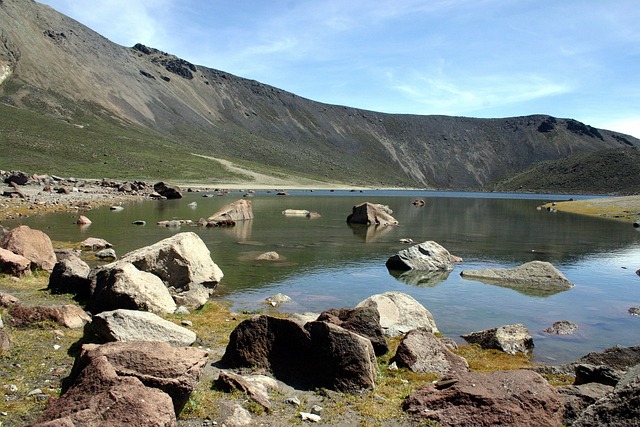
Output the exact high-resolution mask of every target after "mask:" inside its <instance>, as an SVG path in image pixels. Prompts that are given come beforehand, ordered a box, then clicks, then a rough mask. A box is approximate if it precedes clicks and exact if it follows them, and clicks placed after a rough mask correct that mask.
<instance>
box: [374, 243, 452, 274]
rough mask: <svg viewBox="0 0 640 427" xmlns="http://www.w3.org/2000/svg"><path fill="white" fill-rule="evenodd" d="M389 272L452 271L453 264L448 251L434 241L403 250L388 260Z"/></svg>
mask: <svg viewBox="0 0 640 427" xmlns="http://www.w3.org/2000/svg"><path fill="white" fill-rule="evenodd" d="M386 266H387V268H388V269H389V270H403V271H405V270H426V271H451V270H453V263H452V262H451V254H450V253H449V251H448V250H446V249H445V248H443V247H442V246H440V245H439V244H438V243H436V242H434V241H431V240H430V241H426V242H422V243H420V244H418V245H414V246H411V247H409V248H406V249H403V250H401V251H400V252H398V253H397V254H396V255H393V256H392V257H390V258H389V259H388V260H387V263H386Z"/></svg>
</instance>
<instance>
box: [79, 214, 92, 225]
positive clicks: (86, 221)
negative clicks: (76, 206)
mask: <svg viewBox="0 0 640 427" xmlns="http://www.w3.org/2000/svg"><path fill="white" fill-rule="evenodd" d="M76 224H78V225H89V224H91V220H90V219H89V218H87V217H86V216H84V215H80V218H78V220H77V221H76Z"/></svg>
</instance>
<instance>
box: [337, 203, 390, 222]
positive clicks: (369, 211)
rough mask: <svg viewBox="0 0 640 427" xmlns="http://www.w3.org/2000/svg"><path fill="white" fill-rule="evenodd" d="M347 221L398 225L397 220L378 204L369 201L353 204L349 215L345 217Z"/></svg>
mask: <svg viewBox="0 0 640 427" xmlns="http://www.w3.org/2000/svg"><path fill="white" fill-rule="evenodd" d="M347 222H348V223H351V224H366V225H398V221H397V220H396V219H395V218H394V217H392V216H391V214H389V213H387V212H386V211H385V210H384V209H383V208H382V207H381V206H380V205H377V204H374V203H369V202H364V203H361V204H359V205H356V206H354V207H353V211H352V213H351V215H349V216H348V217H347Z"/></svg>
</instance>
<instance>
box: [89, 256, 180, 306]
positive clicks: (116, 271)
mask: <svg viewBox="0 0 640 427" xmlns="http://www.w3.org/2000/svg"><path fill="white" fill-rule="evenodd" d="M92 288H93V292H92V295H91V299H90V301H89V306H90V307H91V309H92V310H93V311H95V312H101V311H107V310H116V309H119V308H125V309H130V310H147V311H152V312H155V313H173V312H174V311H175V309H176V303H175V302H174V300H173V298H172V297H171V294H170V293H169V290H168V289H167V287H166V286H165V284H164V283H163V282H162V280H161V279H160V278H159V277H158V276H156V275H155V274H152V273H147V272H146V271H140V270H138V269H137V268H136V267H135V266H134V265H133V264H131V263H129V262H126V261H122V260H121V261H118V262H115V263H112V264H108V265H106V266H104V267H101V268H98V269H97V270H95V271H94V272H92Z"/></svg>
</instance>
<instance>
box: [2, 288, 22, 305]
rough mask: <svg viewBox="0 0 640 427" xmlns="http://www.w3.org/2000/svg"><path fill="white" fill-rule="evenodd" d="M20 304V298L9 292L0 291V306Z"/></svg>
mask: <svg viewBox="0 0 640 427" xmlns="http://www.w3.org/2000/svg"><path fill="white" fill-rule="evenodd" d="M15 304H20V300H19V299H18V298H16V297H14V296H13V295H11V294H7V293H4V292H0V307H11V306H12V305H15Z"/></svg>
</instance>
